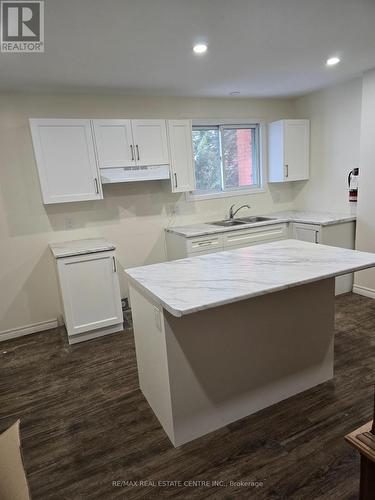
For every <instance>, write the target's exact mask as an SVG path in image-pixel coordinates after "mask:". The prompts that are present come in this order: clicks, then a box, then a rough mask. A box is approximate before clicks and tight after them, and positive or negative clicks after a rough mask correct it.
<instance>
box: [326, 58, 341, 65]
mask: <svg viewBox="0 0 375 500" xmlns="http://www.w3.org/2000/svg"><path fill="white" fill-rule="evenodd" d="M339 62H340V58H339V57H330V58H329V59H327V62H326V65H327V66H335V65H336V64H338V63H339Z"/></svg>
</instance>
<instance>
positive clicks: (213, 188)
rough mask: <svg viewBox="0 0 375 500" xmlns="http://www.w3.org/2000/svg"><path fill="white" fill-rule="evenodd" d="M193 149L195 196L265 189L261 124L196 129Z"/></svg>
mask: <svg viewBox="0 0 375 500" xmlns="http://www.w3.org/2000/svg"><path fill="white" fill-rule="evenodd" d="M193 149H194V160H195V178H196V190H195V191H194V193H193V195H196V196H204V195H215V194H216V195H217V194H219V195H220V194H221V195H225V194H227V195H230V194H232V195H233V194H240V193H241V192H243V191H244V190H247V191H249V190H251V189H256V188H258V189H259V188H261V172H260V166H259V163H260V162H259V125H258V124H256V125H216V126H195V127H193Z"/></svg>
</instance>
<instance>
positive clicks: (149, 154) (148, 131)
mask: <svg viewBox="0 0 375 500" xmlns="http://www.w3.org/2000/svg"><path fill="white" fill-rule="evenodd" d="M132 130H133V139H134V146H135V153H134V154H135V158H136V162H137V165H144V166H147V165H168V164H169V155H168V143H167V126H166V122H165V120H132Z"/></svg>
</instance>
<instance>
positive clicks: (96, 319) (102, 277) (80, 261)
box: [56, 251, 123, 344]
mask: <svg viewBox="0 0 375 500" xmlns="http://www.w3.org/2000/svg"><path fill="white" fill-rule="evenodd" d="M56 262H57V272H58V277H59V282H60V290H61V299H62V303H63V310H64V319H65V326H66V329H67V332H68V336H69V343H71V344H72V343H76V342H80V341H82V340H88V339H90V338H94V337H98V336H101V335H105V334H107V333H112V332H114V331H119V330H122V327H123V316H122V308H121V296H120V287H119V281H118V275H117V264H116V257H115V252H114V251H110V252H97V253H89V254H86V255H75V256H72V257H64V258H59V259H57V261H56Z"/></svg>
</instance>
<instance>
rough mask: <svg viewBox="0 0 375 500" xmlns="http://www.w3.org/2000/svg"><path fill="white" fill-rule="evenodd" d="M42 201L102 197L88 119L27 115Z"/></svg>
mask: <svg viewBox="0 0 375 500" xmlns="http://www.w3.org/2000/svg"><path fill="white" fill-rule="evenodd" d="M30 127H31V134H32V139H33V145H34V151H35V158H36V163H37V167H38V172H39V180H40V185H41V190H42V197H43V202H44V203H45V204H50V203H62V202H73V201H86V200H97V199H101V198H103V193H102V188H101V183H100V182H99V172H98V168H97V163H96V158H95V152H94V142H93V137H92V132H91V124H90V120H70V119H59V120H51V119H30Z"/></svg>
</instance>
